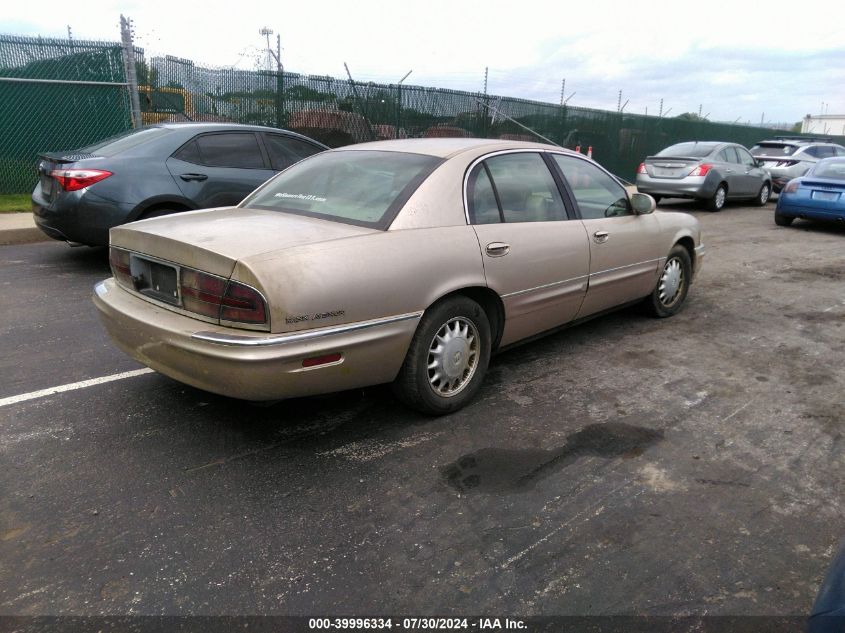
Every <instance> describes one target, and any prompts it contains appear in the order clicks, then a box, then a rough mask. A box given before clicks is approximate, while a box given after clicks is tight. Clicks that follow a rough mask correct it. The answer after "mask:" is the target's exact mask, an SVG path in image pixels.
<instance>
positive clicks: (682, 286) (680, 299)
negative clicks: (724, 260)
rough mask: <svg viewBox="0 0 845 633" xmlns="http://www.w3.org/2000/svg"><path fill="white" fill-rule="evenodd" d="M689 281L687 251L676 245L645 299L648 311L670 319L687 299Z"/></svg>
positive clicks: (690, 274) (689, 264)
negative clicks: (655, 283)
mask: <svg viewBox="0 0 845 633" xmlns="http://www.w3.org/2000/svg"><path fill="white" fill-rule="evenodd" d="M690 281H692V261H691V260H690V256H689V251H687V249H685V248H684V247H683V246H681V245H676V246H674V247H673V248H672V250H671V251H669V255H668V256H667V257H666V262H665V263H664V264H663V271H662V272H661V273H660V278H659V279H658V280H657V285H655V286H654V290H653V291H652V292H651V294H650V295H649V296H648V297H647V298H646V302H645V303H646V307H647V308H648V311H649V312H650V313H651V314H652V315H653V316H656V317H659V318H666V317H670V316H672V315H674V314H677V313H678V312H680V310H681V307H683V305H684V300H686V298H687V292H688V291H689V285H690Z"/></svg>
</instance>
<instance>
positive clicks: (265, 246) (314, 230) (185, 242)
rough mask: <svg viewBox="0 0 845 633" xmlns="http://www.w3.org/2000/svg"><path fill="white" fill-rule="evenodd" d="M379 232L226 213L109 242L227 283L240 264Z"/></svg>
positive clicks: (128, 230) (257, 212)
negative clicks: (310, 246)
mask: <svg viewBox="0 0 845 633" xmlns="http://www.w3.org/2000/svg"><path fill="white" fill-rule="evenodd" d="M374 232H377V230H376V229H369V228H363V227H359V226H353V225H351V224H343V223H341V222H332V221H329V220H319V219H315V218H310V217H304V216H297V215H293V214H290V213H283V212H278V211H268V210H262V209H248V208H239V207H223V208H219V209H206V210H201V211H188V212H184V213H176V214H173V215H166V216H162V217H158V218H152V219H149V220H142V221H140V222H133V223H131V224H124V225H122V226H118V227H115V228H113V229H112V230H111V232H110V242H111V244H112V245H113V246H117V247H120V248H123V249H126V250H129V251H134V252H136V253H143V254H146V255H149V256H152V257H155V258H158V259H162V260H165V261H170V262H174V263H177V264H179V265H182V266H188V267H190V268H194V269H196V270H201V271H204V272H208V273H212V274H215V275H219V276H221V277H229V276H230V275H231V274H232V270H233V268H234V266H235V263H236V262H237V261H238V260H239V259H244V258H246V257H251V256H254V255H260V254H263V253H267V252H272V251H280V250H284V249H287V248H292V247H294V246H299V245H302V244H309V243H314V242H324V241H330V240H335V239H342V238H345V237H351V236H355V235H364V234H366V233H374Z"/></svg>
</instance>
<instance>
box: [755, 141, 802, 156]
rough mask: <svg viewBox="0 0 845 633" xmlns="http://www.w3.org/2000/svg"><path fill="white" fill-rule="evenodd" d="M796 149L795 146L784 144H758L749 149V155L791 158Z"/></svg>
mask: <svg viewBox="0 0 845 633" xmlns="http://www.w3.org/2000/svg"><path fill="white" fill-rule="evenodd" d="M797 149H798V146H797V145H787V144H786V143H760V144H759V145H755V146H754V147H752V148H751V153H752V154H754V156H791V155H792V154H794V153H795V150H797Z"/></svg>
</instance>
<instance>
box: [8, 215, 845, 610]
mask: <svg viewBox="0 0 845 633" xmlns="http://www.w3.org/2000/svg"><path fill="white" fill-rule="evenodd" d="M662 208H664V209H667V210H670V209H672V208H675V209H678V210H689V209H690V206H689V205H683V204H678V205H676V206H674V207H673V206H666V205H664V206H662ZM772 211H773V207H772V205H769V206H767V207H765V208H763V209H754V208H744V207H738V206H729V207H727V208H726V209H725V210H724V211H722V212H721V213H699V212H695V214H696V215H697V216H698V217H699V218H700V219H701V221H702V223H703V226H704V230H705V243H706V245H707V249H708V257H707V261H706V262H705V266H704V269H703V271H702V273H701V275H700V277H699V279H698V280H697V281H696V283H695V284H694V285H693V287H692V289H691V292H690V295H689V299H688V304H687V306H686V308H685V309H684V310H683V311H682V312H681V313H680V314H679V315H677V316H676V317H673V318H671V319H666V320H656V319H652V318H649V317H647V316H644V315H643V314H641V313H640V312H639V311H637V310H634V309H628V310H624V311H621V312H617V313H614V314H611V315H608V316H605V317H602V318H599V319H596V320H593V321H591V322H588V323H586V324H584V325H581V326H578V327H575V328H572V329H569V330H566V331H563V332H561V333H559V334H555V335H553V336H550V337H547V338H544V339H541V340H538V341H536V342H533V343H530V344H527V345H524V346H522V347H519V348H516V349H514V350H512V351H509V352H506V353H504V354H501V355H499V356H497V357H496V358H494V360H493V363H492V366H491V369H490V373H489V375H488V378H487V381H486V383H485V385H484V387H483V388H482V390H481V392H480V394H479V397H478V398H477V400H476V401H475V402H474V403H473V404H471V405H470V406H469V407H467V408H466V409H464V410H462V411H460V412H458V413H456V414H453V415H450V416H447V417H441V418H428V417H424V416H421V415H418V414H416V413H413V412H410V411H408V410H407V409H405V408H403V407H402V406H401V405H400V404H399V403H398V402H397V401H396V400H395V399H394V398H393V396H392V395H391V392H390V390H389V389H388V388H386V387H376V388H371V389H365V390H357V391H352V392H346V393H342V394H337V395H332V396H325V397H318V398H307V399H297V400H291V401H286V402H282V403H279V404H276V405H273V406H269V407H257V406H253V405H250V404H247V403H244V402H240V401H236V400H231V399H227V398H223V397H219V396H215V395H212V394H209V393H205V392H202V391H199V390H197V389H193V388H191V387H187V386H185V385H182V384H180V383H177V382H175V381H173V380H170V379H169V378H166V377H164V376H161V375H159V374H156V373H137V372H136V373H133V374H129V375H128V377H127V374H126V372H132V371H134V370H137V369H140V366H139V365H138V364H137V363H135V362H134V361H132V360H131V359H129V358H128V357H126V356H124V355H123V354H122V353H120V352H119V351H118V350H117V349H116V348H114V347H113V346H112V345H111V343H110V342H109V340H108V339H107V337H106V335H105V334H104V332H103V330H102V329H101V327H100V325H99V323H98V321H97V317H96V314H95V309H94V307H93V305H92V303H91V300H90V296H91V292H92V287H93V285H94V283H95V282H97V281H98V280H100V279H102V278H104V277H107V276H108V275H109V272H108V265H107V261H106V250H105V249H87V248H69V247H68V246H67V245H65V244H62V243H58V242H52V241H51V242H42V243H35V244H21V245H9V246H2V247H0V287H2V289H3V296H4V299H3V301H2V304H3V311H2V312H3V320H2V322H0V375H2V377H3V380H2V381H0V490H2V491H3V494H2V495H0V613H3V614H6V615H9V614H15V615H58V614H61V615H100V614H106V615H123V614H148V615H161V614H171V615H172V614H208V615H215V614H226V615H248V614H252V615H265V614H285V615H318V614H334V615H341V614H350V615H354V614H357V615H363V614H378V613H381V614H384V613H391V612H393V613H397V612H401V613H417V614H435V613H436V614H440V615H448V614H452V613H502V614H505V613H507V614H520V615H532V614H544V615H551V614H556V615H564V614H568V615H591V614H651V615H667V614H671V615H683V614H711V615H755V614H766V615H800V614H805V613H807V612H808V610H809V608H810V606H811V604H812V600H813V597H814V595H815V592H816V591H817V589H818V584H819V582H820V580H821V578H822V576H823V574H824V571H825V569H826V566H827V564H828V562H829V559H830V557H831V555H832V554H833V552H834V550H835V547H836V545H837V543H838V542H839V540H840V539H841V538H842V537H843V536H845V529H843V525H845V506H843V500H842V494H841V491H842V490H843V487H845V459H843V452H842V448H843V420H845V404H844V403H843V399H842V395H841V394H842V393H843V391H845V375H843V370H842V354H843V352H844V351H845V341H843V327H842V324H843V322H845V291H843V285H842V278H843V274H845V254H843V253H845V250H843V243H845V242H844V241H843V240H845V231H843V230H842V229H837V228H835V227H824V226H816V225H810V224H808V223H796V227H795V228H780V227H776V226H775V225H774V222H773V219H772ZM115 376H119V377H118V378H114V377H115ZM105 378H111V380H110V381H104V380H103V381H101V380H99V379H105ZM84 381H89V382H88V383H86V382H84ZM80 383H81V384H82V386H79V385H80ZM62 386H65V387H66V390H63V391H58V392H55V393H52V395H44V393H43V392H44V391H45V390H46V391H50V390H54V389H55V388H57V387H62ZM37 392H42V393H41V394H40V395H39V394H38V393H37ZM33 393H35V394H36V395H35V396H33V395H32V394H33ZM21 396H28V397H27V398H26V399H21V398H20V397H21ZM29 396H31V397H29Z"/></svg>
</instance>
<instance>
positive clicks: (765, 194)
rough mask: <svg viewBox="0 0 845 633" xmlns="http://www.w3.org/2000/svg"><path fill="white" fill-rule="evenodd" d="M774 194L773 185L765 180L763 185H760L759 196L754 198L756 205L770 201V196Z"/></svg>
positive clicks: (760, 205) (762, 204) (763, 204)
mask: <svg viewBox="0 0 845 633" xmlns="http://www.w3.org/2000/svg"><path fill="white" fill-rule="evenodd" d="M771 195H772V187H771V185H770V184H769V183H767V182H764V183H763V186H762V187H760V191H759V193H758V194H757V196H756V197H755V198H754V204H755V206H758V207H762V206H765V204H766V203H767V202H768V201H769V198H770V197H771Z"/></svg>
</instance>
